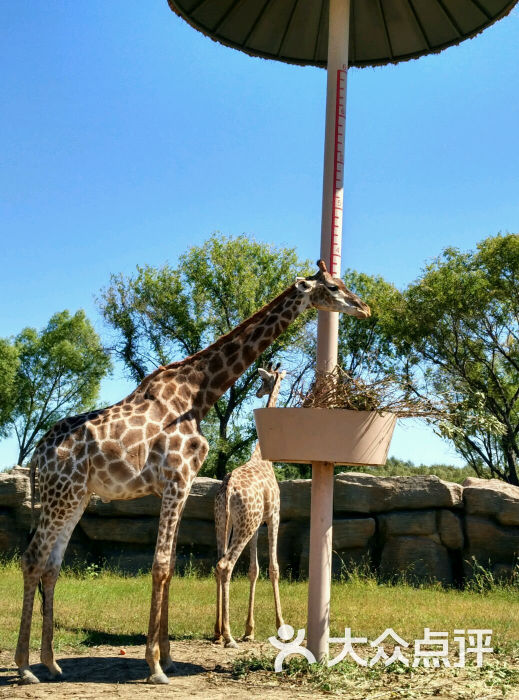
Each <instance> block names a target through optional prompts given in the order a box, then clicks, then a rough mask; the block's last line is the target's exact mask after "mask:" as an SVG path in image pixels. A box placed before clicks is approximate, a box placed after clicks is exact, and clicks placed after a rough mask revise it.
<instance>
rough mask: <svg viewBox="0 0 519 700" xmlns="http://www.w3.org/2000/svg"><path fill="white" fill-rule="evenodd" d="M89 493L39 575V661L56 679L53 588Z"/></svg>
mask: <svg viewBox="0 0 519 700" xmlns="http://www.w3.org/2000/svg"><path fill="white" fill-rule="evenodd" d="M89 498H90V494H87V495H86V496H85V497H84V499H83V501H81V502H80V504H79V506H77V508H76V510H75V511H74V512H72V514H71V515H70V517H69V519H68V520H67V521H66V522H65V525H64V527H63V529H62V530H61V532H60V534H59V535H58V538H57V540H56V543H55V544H54V547H53V548H52V550H51V553H50V555H49V558H48V559H47V562H46V564H45V569H44V570H43V573H42V576H41V592H42V601H43V605H42V612H43V624H42V635H41V662H42V664H44V665H45V666H46V667H47V668H48V669H49V673H50V675H51V676H52V678H53V679H54V680H58V679H60V678H61V677H62V674H61V668H60V667H59V665H58V664H57V663H56V659H55V656H54V649H53V638H54V588H55V586H56V581H57V579H58V576H59V572H60V569H61V563H62V561H63V556H64V554H65V550H66V548H67V545H68V543H69V540H70V537H71V535H72V532H73V530H74V528H75V527H76V525H77V523H78V522H79V519H80V518H81V516H82V515H83V512H84V510H85V508H86V506H87V503H88V499H89Z"/></svg>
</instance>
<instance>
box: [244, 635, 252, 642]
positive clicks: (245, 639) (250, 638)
mask: <svg viewBox="0 0 519 700" xmlns="http://www.w3.org/2000/svg"><path fill="white" fill-rule="evenodd" d="M241 640H242V642H253V641H254V635H253V634H244V635H243V637H242V638H241Z"/></svg>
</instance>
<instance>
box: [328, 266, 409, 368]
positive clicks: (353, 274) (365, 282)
mask: <svg viewBox="0 0 519 700" xmlns="http://www.w3.org/2000/svg"><path fill="white" fill-rule="evenodd" d="M343 280H344V283H345V284H346V286H347V287H348V289H350V290H351V291H352V292H355V294H357V295H358V296H359V297H360V298H361V299H363V300H364V301H365V302H366V303H367V304H369V307H370V309H371V316H370V317H369V318H368V319H365V320H363V321H362V323H359V322H358V320H357V319H354V318H352V317H351V316H347V315H346V314H342V316H341V319H340V322H339V352H338V363H339V365H340V366H341V367H342V369H344V370H345V371H346V372H348V373H349V374H350V375H351V376H352V377H354V378H356V379H357V378H358V379H364V380H366V381H373V380H376V379H377V378H380V377H382V376H388V375H390V374H392V366H393V364H394V363H395V361H396V360H397V359H398V355H397V351H396V348H395V345H394V343H393V339H392V337H391V335H390V334H389V333H388V331H387V322H386V319H387V317H388V316H391V314H392V313H393V309H394V307H395V305H396V303H397V300H398V298H399V292H398V291H397V289H396V288H395V287H394V286H393V285H392V284H391V283H389V282H386V280H384V279H383V278H382V277H379V276H377V277H373V276H371V275H367V274H365V273H362V272H357V271H355V270H346V271H345V273H344V276H343Z"/></svg>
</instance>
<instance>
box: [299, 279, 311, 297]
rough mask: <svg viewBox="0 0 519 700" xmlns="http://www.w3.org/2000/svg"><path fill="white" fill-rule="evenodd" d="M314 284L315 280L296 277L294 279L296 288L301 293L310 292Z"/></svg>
mask: <svg viewBox="0 0 519 700" xmlns="http://www.w3.org/2000/svg"><path fill="white" fill-rule="evenodd" d="M314 286H315V282H312V281H311V280H305V279H298V280H296V289H297V291H298V292H301V293H302V294H310V292H311V291H312V289H313V288H314Z"/></svg>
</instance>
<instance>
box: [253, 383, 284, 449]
mask: <svg viewBox="0 0 519 700" xmlns="http://www.w3.org/2000/svg"><path fill="white" fill-rule="evenodd" d="M280 387H281V376H280V375H279V374H278V375H277V377H276V381H275V382H274V387H273V388H272V391H271V393H270V396H269V398H268V401H267V405H266V406H265V408H275V407H276V404H277V402H278V396H279V389H280ZM258 455H260V457H261V449H260V444H259V440H258V441H257V442H256V447H255V448H254V451H253V452H252V455H251V459H252V458H253V457H257V456H258Z"/></svg>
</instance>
